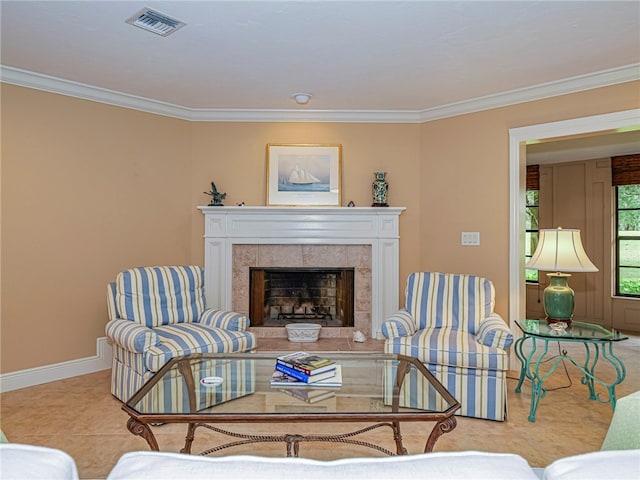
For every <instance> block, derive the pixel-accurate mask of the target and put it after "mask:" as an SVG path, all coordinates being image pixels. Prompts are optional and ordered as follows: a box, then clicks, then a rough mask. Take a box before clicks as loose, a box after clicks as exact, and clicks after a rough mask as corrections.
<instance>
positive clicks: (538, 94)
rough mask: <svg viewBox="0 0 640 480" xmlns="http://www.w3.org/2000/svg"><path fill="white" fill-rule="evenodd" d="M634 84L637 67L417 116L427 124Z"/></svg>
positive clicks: (637, 77) (639, 77)
mask: <svg viewBox="0 0 640 480" xmlns="http://www.w3.org/2000/svg"><path fill="white" fill-rule="evenodd" d="M635 80H640V63H633V64H631V65H625V66H623V67H617V68H610V69H608V70H601V71H599V72H593V73H588V74H585V75H579V76H576V77H571V78H565V79H563V80H557V81H554V82H548V83H542V84H539V85H534V86H531V87H525V88H518V89H515V90H509V91H506V92H501V93H497V94H494V95H487V96H486V97H479V98H475V99H472V100H465V101H463V102H457V103H451V104H448V105H442V106H439V107H434V108H429V109H426V110H423V111H421V112H420V121H421V122H429V121H432V120H439V119H443V118H449V117H455V116H457V115H464V114H467V113H474V112H481V111H483V110H491V109H493V108H500V107H508V106H509V105H516V104H518V103H525V102H531V101H534V100H542V99H544V98H550V97H557V96H560V95H566V94H569V93H577V92H582V91H585V90H591V89H594V88H600V87H608V86H611V85H617V84H619V83H625V82H632V81H635Z"/></svg>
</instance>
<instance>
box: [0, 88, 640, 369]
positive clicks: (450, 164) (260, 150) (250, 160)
mask: <svg viewBox="0 0 640 480" xmlns="http://www.w3.org/2000/svg"><path fill="white" fill-rule="evenodd" d="M638 86H639V83H638V82H636V83H634V84H626V85H620V86H616V87H609V88H603V89H598V90H593V91H588V92H583V93H580V94H574V95H568V96H564V97H558V98H553V99H547V100H542V101H538V102H531V103H528V104H523V105H516V106H513V107H507V108H502V109H495V110H491V111H488V112H481V113H476V114H470V115H464V116H459V117H454V118H450V119H446V120H440V121H435V122H428V123H425V124H421V125H415V124H406V125H398V124H341V123H335V124H332V123H317V124H313V123H302V124H297V123H215V122H195V123H189V122H185V121H181V120H175V119H170V118H166V117H162V116H156V115H151V114H145V113H141V112H136V111H132V110H127V109H123V108H117V107H111V106H107V105H102V104H97V103H93V102H89V101H85V100H78V99H74V98H70V97H64V96H60V95H54V94H48V93H44V92H38V91H35V90H29V89H24V88H21V87H15V86H10V85H5V84H3V85H2V191H1V193H2V217H1V218H2V271H1V278H2V302H1V308H2V319H1V322H2V325H1V333H2V338H1V350H2V357H1V358H2V365H1V370H0V371H2V372H11V371H16V370H20V369H24V368H29V367H35V366H42V365H47V364H51V363H56V362H61V361H65V360H72V359H77V358H82V357H87V356H92V355H95V342H96V338H97V337H101V336H103V335H104V324H105V322H106V304H105V290H106V284H107V282H108V281H110V280H112V279H113V277H114V276H115V274H116V272H117V271H119V270H121V269H122V268H125V267H129V266H133V265H149V264H170V263H185V262H193V263H198V264H202V261H203V247H202V233H203V221H202V216H201V214H200V212H199V211H198V210H197V209H196V206H197V205H203V204H206V203H207V202H208V199H209V197H207V196H206V195H204V194H202V192H204V191H206V190H209V187H210V185H209V184H210V182H211V180H214V181H215V182H216V184H217V185H218V187H219V188H220V190H221V191H224V192H227V199H226V200H225V203H226V204H227V205H234V204H236V203H238V202H240V201H244V202H245V203H246V204H248V205H255V204H258V205H263V204H264V199H265V180H264V178H265V177H264V175H265V146H266V144H267V143H269V142H273V143H341V144H342V145H343V160H344V167H343V203H345V204H346V203H347V202H348V201H349V200H353V201H354V202H355V203H356V204H357V205H368V204H370V202H371V192H370V190H371V182H372V181H373V175H372V172H374V171H376V170H381V169H382V170H386V171H388V172H389V173H388V176H387V178H388V180H389V183H390V193H389V202H390V203H391V204H392V205H403V206H406V207H407V211H406V212H405V213H403V214H402V216H401V221H400V234H401V245H400V251H401V259H400V270H401V272H400V275H401V279H402V282H403V285H404V278H406V276H407V275H408V273H410V272H411V271H414V270H429V269H430V270H443V271H458V272H470V273H478V274H481V275H486V276H488V277H489V278H491V279H493V280H494V282H495V284H496V289H497V303H498V311H499V312H500V313H502V314H503V315H506V312H507V307H508V298H507V291H508V289H507V286H508V228H509V222H508V211H509V206H508V201H509V196H508V189H509V181H508V178H509V172H508V129H509V128H511V127H517V126H524V125H531V124H538V123H545V122H551V121H556V120H563V119H567V118H574V117H580V116H586V115H593V114H599V113H607V112H613V111H619V110H627V109H630V108H638V107H639V106H640V101H639V99H638V95H637V89H638ZM463 230H470V231H479V232H481V242H482V245H481V246H480V247H461V246H460V232H461V231H463Z"/></svg>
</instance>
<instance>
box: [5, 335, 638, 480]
mask: <svg viewBox="0 0 640 480" xmlns="http://www.w3.org/2000/svg"><path fill="white" fill-rule="evenodd" d="M563 348H566V349H567V350H569V351H570V353H571V354H573V355H574V357H575V358H583V351H584V349H583V348H582V346H581V345H577V344H566V343H565V344H563ZM259 349H260V350H263V351H277V350H287V351H296V350H308V351H345V350H382V342H378V341H371V340H369V341H367V342H366V343H364V344H362V343H354V342H352V341H351V340H350V339H346V338H330V339H323V338H321V339H320V341H319V342H317V343H313V344H310V343H305V344H294V343H289V342H288V341H287V340H286V339H275V338H271V339H261V341H260V342H259ZM614 351H615V353H616V354H617V355H618V356H619V357H620V358H622V360H623V361H624V363H625V365H626V368H627V378H626V379H625V381H624V382H623V383H622V384H621V385H619V386H618V388H617V394H618V398H620V397H622V396H624V395H627V394H629V393H632V392H634V391H637V390H640V336H638V335H633V336H631V337H630V339H629V340H626V341H623V342H620V343H618V344H616V347H615V350H614ZM568 370H569V374H570V377H571V382H572V385H571V387H570V388H567V389H559V390H555V391H550V392H548V393H547V395H546V397H545V398H543V399H542V401H541V403H540V407H539V409H538V415H537V421H536V422H535V423H531V422H529V421H528V420H527V417H528V412H529V403H530V399H531V397H530V391H531V389H530V385H528V384H527V383H525V385H524V387H523V391H522V393H520V394H516V393H515V392H514V389H515V385H516V379H515V378H516V377H517V374H516V372H512V373H511V374H510V377H511V378H510V379H509V380H508V392H509V393H508V409H509V415H508V420H507V421H506V422H492V421H487V420H479V419H474V418H464V417H457V420H458V426H457V428H456V429H455V430H454V431H453V432H451V433H448V434H446V435H444V436H442V437H441V438H440V439H439V440H438V442H437V443H436V446H435V451H459V450H483V451H492V452H512V453H517V454H520V455H522V456H524V457H525V458H526V459H527V460H528V461H529V464H530V465H531V466H533V467H540V466H545V465H548V464H549V463H551V462H552V461H553V460H555V459H557V458H560V457H562V456H566V455H574V454H579V453H586V452H589V451H594V450H598V449H599V448H600V445H601V443H602V441H603V439H604V437H605V435H606V432H607V428H608V426H609V422H610V420H611V416H612V412H611V408H610V406H609V405H608V404H601V403H598V402H596V401H590V400H589V395H588V392H587V388H586V387H585V386H584V385H582V384H581V383H580V376H581V375H580V372H579V371H578V370H577V369H575V368H574V367H573V366H572V365H569V368H568ZM109 374H110V372H109V371H108V370H105V371H102V372H98V373H93V374H89V375H83V376H80V377H75V378H70V379H66V380H61V381H57V382H51V383H48V384H44V385H38V386H35V387H30V388H25V389H21V390H15V391H12V392H7V393H4V394H2V395H0V403H1V404H0V413H1V416H0V421H1V426H2V430H3V431H4V432H5V433H6V435H7V437H8V438H9V440H10V441H13V442H17V443H28V444H34V445H44V446H49V447H54V448H59V449H62V450H64V451H66V452H68V453H69V454H70V455H71V456H72V457H73V458H74V459H75V461H76V463H77V465H78V470H79V473H80V477H81V478H84V479H90V478H91V479H94V478H105V477H106V475H107V474H108V472H109V470H110V469H111V468H112V467H113V465H114V464H115V463H116V461H117V460H118V458H119V457H120V456H121V455H122V454H123V453H126V452H129V451H133V450H147V448H148V447H147V444H146V442H145V441H144V440H143V439H142V438H140V437H135V436H133V435H132V434H131V433H129V431H128V430H127V428H126V422H127V419H128V416H127V415H126V414H125V413H124V412H123V411H122V410H121V409H120V402H119V401H118V400H116V399H115V398H113V397H112V396H111V394H110V393H109ZM601 375H602V377H603V378H605V379H608V378H609V375H610V373H609V372H608V370H607V369H604V370H602V373H601ZM567 381H568V380H567V377H566V376H565V375H564V371H563V370H562V368H558V370H556V373H555V374H554V375H553V376H552V377H551V378H550V379H549V380H548V384H546V385H547V386H548V387H549V388H553V387H559V386H562V385H566V384H567ZM598 391H601V392H603V394H605V393H604V389H603V388H601V387H599V388H598ZM605 395H606V394H605ZM427 425H429V424H427ZM356 426H357V425H354V428H353V429H355V427H356ZM363 426H364V425H363ZM222 427H223V428H224V426H222ZM350 427H351V425H348V424H333V425H332V424H310V425H304V424H300V425H296V426H295V427H291V428H290V429H286V431H280V430H278V431H280V433H301V434H304V433H335V432H337V431H340V432H342V431H350V430H351V428H350ZM424 427H425V425H424V424H420V423H413V424H412V423H405V424H402V429H403V437H404V442H405V445H406V446H407V448H408V449H409V451H410V452H411V453H419V452H421V451H422V450H423V448H424V442H425V440H426V436H427V432H425V431H424ZM229 428H230V429H231V430H234V429H235V430H241V429H242V431H251V432H253V433H271V432H275V431H276V430H275V427H274V426H269V425H264V424H263V425H260V424H256V425H231V426H229ZM428 428H429V429H430V428H431V427H430V426H428ZM289 430H291V431H289ZM155 433H156V436H157V438H158V441H159V443H160V446H161V447H160V448H161V449H162V450H167V451H178V450H179V448H180V446H181V444H182V442H183V439H184V426H180V425H164V426H161V427H158V428H157V429H156V430H155ZM370 435H371V436H370V437H369V438H371V439H373V440H374V441H379V442H381V443H382V444H383V445H387V446H388V448H393V441H392V437H391V434H390V432H387V431H380V432H371V434H370ZM196 440H197V439H196ZM198 447H199V445H197V444H195V445H194V451H195V450H196V449H197V448H198ZM204 448H205V447H204V446H203V445H202V449H204ZM226 452H227V454H232V453H233V454H253V455H267V456H284V455H285V447H284V444H275V443H271V444H257V445H249V446H246V447H241V448H237V449H235V450H227V451H226ZM300 455H301V456H304V457H309V458H318V459H326V460H328V459H334V458H341V457H350V456H376V455H381V454H379V453H378V452H375V451H373V450H369V449H363V448H359V447H355V446H349V445H338V446H336V445H335V444H329V443H327V444H323V443H310V444H302V446H301V449H300Z"/></svg>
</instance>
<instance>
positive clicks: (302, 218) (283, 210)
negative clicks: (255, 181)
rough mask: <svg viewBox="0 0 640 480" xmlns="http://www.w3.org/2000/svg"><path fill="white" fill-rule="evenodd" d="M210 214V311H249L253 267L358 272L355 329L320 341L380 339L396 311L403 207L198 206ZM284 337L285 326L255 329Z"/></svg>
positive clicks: (331, 331) (326, 331)
mask: <svg viewBox="0 0 640 480" xmlns="http://www.w3.org/2000/svg"><path fill="white" fill-rule="evenodd" d="M198 208H199V209H200V210H201V211H202V212H203V214H204V216H205V235H204V247H205V288H206V298H207V306H208V307H218V308H223V309H230V310H235V311H238V312H241V313H246V314H248V313H249V295H250V291H249V269H250V267H263V268H269V267H353V268H354V269H355V279H354V280H355V281H354V283H355V292H354V297H355V298H354V327H323V329H322V331H321V334H320V335H321V337H350V336H351V335H352V334H353V331H354V330H359V331H361V332H363V333H364V334H365V335H366V336H367V337H373V338H380V336H381V334H380V325H381V323H382V321H383V320H384V318H386V317H387V316H389V315H390V314H392V313H393V312H395V311H396V310H397V308H398V275H399V265H398V263H399V248H398V244H399V235H398V230H399V229H398V223H399V216H400V214H401V213H402V211H403V210H404V208H403V207H388V208H363V207H356V208H342V207H328V208H326V207H198ZM252 331H254V332H255V333H256V335H258V337H286V332H285V329H284V327H252Z"/></svg>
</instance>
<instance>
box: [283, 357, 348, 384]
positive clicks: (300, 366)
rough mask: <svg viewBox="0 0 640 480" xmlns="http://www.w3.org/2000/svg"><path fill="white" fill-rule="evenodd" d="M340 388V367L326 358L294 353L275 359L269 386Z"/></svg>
mask: <svg viewBox="0 0 640 480" xmlns="http://www.w3.org/2000/svg"><path fill="white" fill-rule="evenodd" d="M305 385H306V386H313V387H331V388H334V387H340V386H342V372H341V370H340V365H338V364H337V363H336V362H334V361H333V360H330V359H328V358H324V357H320V356H318V355H312V354H309V353H306V352H295V353H290V354H288V355H283V356H281V357H278V358H277V359H276V365H275V371H274V372H273V375H272V377H271V386H275V387H283V386H295V387H300V386H305Z"/></svg>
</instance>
